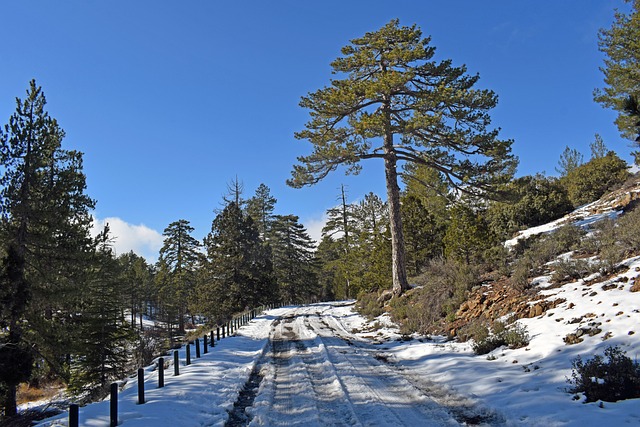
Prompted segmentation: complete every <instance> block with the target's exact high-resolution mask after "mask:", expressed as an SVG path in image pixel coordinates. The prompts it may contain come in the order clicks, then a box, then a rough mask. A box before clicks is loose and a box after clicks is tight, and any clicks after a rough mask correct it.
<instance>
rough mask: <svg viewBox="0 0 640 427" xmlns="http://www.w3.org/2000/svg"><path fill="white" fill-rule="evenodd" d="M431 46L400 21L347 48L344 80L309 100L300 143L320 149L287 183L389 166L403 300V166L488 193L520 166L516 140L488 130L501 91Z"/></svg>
mask: <svg viewBox="0 0 640 427" xmlns="http://www.w3.org/2000/svg"><path fill="white" fill-rule="evenodd" d="M429 42H430V40H429V39H428V38H425V39H423V38H422V32H421V31H420V30H419V29H418V28H416V26H415V25H414V26H412V27H400V26H399V23H398V21H397V20H393V21H391V22H389V23H388V24H387V25H385V26H384V27H382V28H381V29H380V30H378V31H376V32H373V33H366V34H365V35H364V37H361V38H358V39H354V40H352V41H351V44H350V45H348V46H346V47H344V48H343V49H342V53H343V55H344V56H343V57H340V58H338V59H336V60H335V61H334V62H333V63H332V64H331V66H332V68H333V70H334V73H336V74H338V75H340V76H344V78H343V79H334V80H332V81H331V86H329V87H326V88H323V89H320V90H318V91H316V92H314V93H311V94H309V95H308V96H306V97H303V98H302V101H301V104H300V105H301V106H302V107H304V108H308V109H309V110H310V114H311V120H310V121H309V122H308V123H307V124H306V129H305V130H303V131H301V132H298V133H296V135H295V136H296V138H298V139H306V140H309V141H310V142H311V143H312V144H313V149H314V151H313V152H312V153H311V154H310V155H308V156H301V157H299V158H298V160H299V162H300V163H301V164H299V165H295V166H294V170H293V177H292V179H290V180H289V181H288V183H289V185H292V186H294V187H302V186H304V185H312V184H315V183H317V182H318V181H320V180H321V179H323V178H324V177H325V176H327V174H329V173H330V172H332V171H334V170H335V169H336V168H337V167H338V166H339V165H344V166H346V167H347V172H348V173H349V172H350V173H358V172H359V170H360V168H361V165H360V161H361V160H365V159H371V158H379V159H383V160H384V165H385V177H386V187H387V201H388V203H389V218H390V219H389V223H390V230H391V241H392V253H393V264H392V265H393V269H392V272H393V290H394V293H396V294H400V293H402V292H403V291H405V290H406V289H408V288H409V285H408V282H407V277H406V268H405V252H404V236H403V232H402V220H401V216H400V189H399V186H398V171H397V163H398V162H402V161H406V162H414V163H419V164H423V165H425V166H428V167H431V168H433V169H436V170H438V171H439V172H440V173H442V174H443V175H444V176H445V177H446V179H447V181H448V182H449V183H450V185H452V186H455V187H457V188H459V189H460V190H461V191H465V192H470V193H474V194H481V195H486V194H487V192H488V191H490V190H491V189H492V185H493V184H494V183H496V182H504V180H505V178H508V177H510V176H511V175H512V173H513V171H514V168H515V164H516V161H515V158H514V157H513V156H512V155H511V154H510V151H511V144H512V141H501V140H498V139H497V136H498V131H497V130H489V129H488V127H489V125H490V117H489V114H488V112H489V110H490V109H492V108H493V107H494V106H495V105H496V102H497V97H496V96H495V94H494V93H493V92H491V91H489V90H477V89H474V85H475V83H476V82H477V81H478V76H468V75H466V69H465V67H452V66H451V61H441V62H436V61H433V60H432V58H433V56H434V53H435V48H434V47H432V46H430V45H429ZM379 143H380V144H379Z"/></svg>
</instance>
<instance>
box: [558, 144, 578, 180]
mask: <svg viewBox="0 0 640 427" xmlns="http://www.w3.org/2000/svg"><path fill="white" fill-rule="evenodd" d="M583 160H584V156H583V155H582V154H580V152H579V151H578V150H576V149H575V148H569V146H566V147H565V148H564V151H563V152H562V154H561V155H560V160H558V167H557V168H556V172H558V173H559V174H560V176H566V175H567V174H569V173H570V172H571V171H573V170H574V169H576V168H577V167H579V166H580V165H582V163H583Z"/></svg>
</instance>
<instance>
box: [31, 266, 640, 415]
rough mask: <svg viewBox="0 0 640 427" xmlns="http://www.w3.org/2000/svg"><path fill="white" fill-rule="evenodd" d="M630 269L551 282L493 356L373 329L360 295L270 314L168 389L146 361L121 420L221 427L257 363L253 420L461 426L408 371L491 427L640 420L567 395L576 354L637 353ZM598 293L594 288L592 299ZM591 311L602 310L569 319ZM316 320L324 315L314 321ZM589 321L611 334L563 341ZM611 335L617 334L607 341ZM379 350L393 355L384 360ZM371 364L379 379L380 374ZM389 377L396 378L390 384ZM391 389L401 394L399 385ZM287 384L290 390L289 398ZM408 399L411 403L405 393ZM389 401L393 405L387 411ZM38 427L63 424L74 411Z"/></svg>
mask: <svg viewBox="0 0 640 427" xmlns="http://www.w3.org/2000/svg"><path fill="white" fill-rule="evenodd" d="M628 265H629V268H630V269H629V271H628V272H627V273H624V274H622V275H620V276H619V277H615V278H611V279H609V280H608V281H607V283H617V287H616V288H614V289H611V290H607V291H603V290H602V289H601V287H602V284H598V285H597V286H587V285H585V284H584V283H582V282H576V283H571V284H567V285H565V286H562V287H560V288H555V289H546V290H544V292H545V293H546V294H547V296H548V298H558V297H561V298H565V299H566V302H564V303H562V304H561V305H560V306H558V307H556V308H555V309H553V310H550V311H548V312H547V313H545V314H544V315H543V316H540V317H538V318H532V319H524V320H520V322H521V323H522V324H523V325H525V326H526V327H527V329H528V331H529V334H530V335H531V337H532V339H531V343H530V344H529V346H527V347H526V348H522V349H517V350H509V349H504V348H501V349H498V350H496V351H494V352H493V353H492V354H491V357H487V356H486V355H485V356H477V355H475V354H473V352H472V350H471V348H470V344H469V343H457V342H446V341H445V340H444V339H443V338H436V339H433V340H427V339H424V338H419V339H413V340H411V341H401V340H399V338H400V335H399V333H398V330H397V329H396V328H394V327H393V326H384V327H382V328H381V329H377V330H369V328H371V327H372V325H373V324H374V323H376V322H368V321H367V320H366V319H364V318H362V317H361V316H359V315H357V314H356V313H355V312H354V311H353V302H352V301H351V302H341V303H322V304H315V305H310V306H305V307H285V308H279V309H275V310H270V311H268V312H265V313H264V314H262V315H261V316H259V317H257V318H256V319H254V320H253V321H252V322H251V323H250V324H248V325H246V326H244V327H242V328H240V329H239V331H238V334H237V336H234V337H229V338H226V339H223V340H221V341H217V342H216V346H215V347H214V348H211V349H210V351H209V353H207V354H202V357H201V358H199V359H193V360H192V364H191V365H189V366H185V365H184V361H185V349H184V348H182V349H181V350H180V360H181V366H180V375H179V376H177V377H175V376H173V367H169V368H168V369H167V370H166V371H165V383H166V386H165V387H164V388H161V389H160V388H156V384H157V371H156V368H155V367H154V366H150V367H147V368H146V370H145V376H146V381H145V382H146V384H147V386H146V387H147V390H146V391H145V397H146V402H147V403H145V404H144V405H138V404H137V403H136V401H137V388H136V387H137V386H136V380H135V378H131V379H129V380H127V381H126V384H125V385H124V387H123V390H122V391H121V392H120V395H119V409H120V416H119V422H120V425H123V426H127V427H133V426H150V425H153V426H177V425H206V426H217V425H224V423H225V421H226V420H227V418H228V411H230V410H232V408H233V404H234V402H235V401H236V398H237V396H238V393H239V391H240V390H241V389H242V388H243V387H244V385H245V383H246V381H247V379H248V378H249V376H250V374H251V372H252V371H253V369H254V367H258V368H259V369H261V371H262V374H263V375H264V376H265V379H264V380H263V381H262V383H261V384H260V389H259V391H258V395H257V397H256V399H255V402H254V403H253V406H252V407H251V408H250V409H249V411H248V412H249V413H251V415H252V416H253V421H252V424H251V425H301V424H305V425H309V426H314V425H329V424H332V425H333V424H335V422H330V423H329V424H326V422H327V420H328V418H327V417H328V416H329V414H331V413H333V414H338V416H339V417H343V418H344V419H345V420H348V419H353V420H356V421H354V422H353V424H349V425H428V423H423V422H418V421H417V420H418V418H417V416H418V415H416V414H415V413H414V412H412V408H413V407H414V406H416V405H418V403H419V404H421V405H427V406H425V407H427V408H430V409H429V411H431V412H432V413H433V414H435V415H434V416H435V419H436V420H437V421H436V422H434V423H432V424H431V425H453V424H452V421H451V419H448V418H447V417H446V416H445V415H443V414H442V411H441V409H438V408H437V407H429V406H428V405H433V403H428V402H426V400H429V399H428V398H427V397H425V396H421V395H420V394H419V393H418V394H416V393H415V391H413V392H411V391H408V390H405V389H406V386H405V385H403V384H401V382H402V377H405V378H408V379H409V380H410V382H411V383H413V384H414V385H415V387H417V388H418V389H420V390H430V391H431V392H432V394H433V396H434V397H433V399H434V401H435V402H436V403H437V404H440V405H444V406H445V407H449V408H451V407H452V405H453V404H454V403H456V402H458V401H463V400H464V401H465V402H466V404H467V405H468V406H469V408H471V409H469V410H471V411H476V412H478V413H484V414H493V420H494V422H492V423H489V424H488V425H505V426H539V425H547V426H602V425H612V426H613V425H638V423H640V405H638V400H637V399H636V400H628V401H622V402H617V403H608V402H605V403H603V404H601V402H596V403H589V404H585V403H582V400H574V399H573V396H572V395H571V394H570V393H567V392H566V388H567V387H568V383H567V382H566V379H567V378H568V377H570V376H571V360H572V359H574V358H575V357H576V356H578V355H580V356H582V357H583V359H584V358H589V357H591V356H593V355H594V354H596V353H597V354H602V352H603V350H604V348H606V347H607V346H609V345H619V346H620V347H621V348H622V349H624V350H626V351H627V355H629V356H630V357H632V358H634V357H635V358H637V357H638V355H639V354H640V342H639V340H638V338H637V337H638V336H639V335H638V334H634V335H629V332H630V331H634V332H639V333H640V331H638V317H639V316H640V315H639V314H638V313H640V293H631V292H629V288H630V286H631V283H630V281H626V282H625V281H621V280H620V279H621V278H622V277H634V276H636V275H637V274H638V273H637V272H636V271H635V270H636V268H639V269H640V259H632V260H629V262H628ZM622 280H624V279H622ZM592 292H597V295H594V296H591V297H590V296H588V295H591V293H592ZM585 294H587V296H585ZM620 313H622V314H620ZM591 314H594V315H595V317H588V318H585V319H583V321H581V322H578V323H571V321H572V320H573V319H577V318H580V317H582V316H585V315H589V316H590V315H591ZM314 318H317V319H319V320H317V321H313V320H310V319H314ZM282 319H285V320H284V321H283V320H282ZM592 321H599V322H602V325H600V328H602V330H603V331H602V333H600V334H599V335H596V336H593V337H590V336H588V335H585V336H584V341H583V342H581V343H579V344H576V345H566V344H565V343H564V342H563V337H564V336H566V335H567V334H568V333H572V332H575V330H576V329H577V328H578V327H580V326H583V325H586V324H587V323H589V322H592ZM287 322H288V323H287ZM322 322H324V323H322ZM377 323H378V325H380V324H382V323H383V322H377ZM385 323H387V324H389V323H388V322H385ZM323 324H325V325H330V327H329V326H326V327H325V326H322V325H323ZM606 332H609V333H610V334H611V338H609V339H608V340H605V341H603V340H602V337H603V336H604V334H605V333H606ZM288 333H296V334H300V336H299V337H298V338H300V339H299V340H298V341H296V342H301V343H302V344H301V345H298V344H296V345H297V346H298V347H300V348H302V350H300V349H298V350H300V351H296V349H295V346H294V345H291V344H289V347H286V348H283V349H281V350H282V351H281V352H280V353H279V354H280V356H278V357H282V358H283V360H284V359H287V358H290V359H291V361H286V363H284V362H283V363H284V364H283V365H282V366H284V365H286V367H285V368H282V366H279V363H278V362H277V361H275V359H274V361H275V363H263V362H264V360H265V357H267V356H269V353H270V351H271V345H270V341H269V337H270V336H271V337H272V341H274V338H275V339H283V337H286V335H287V334H288ZM278 337H279V338H278ZM274 342H275V341H274ZM282 342H286V340H284V339H283V341H282ZM192 350H193V349H192ZM191 353H192V354H195V351H192V352H191ZM373 355H377V357H373ZM381 358H383V359H385V360H387V361H388V362H387V363H383V362H378V360H380V359H381ZM165 359H166V360H168V361H171V360H172V358H170V357H166V358H165ZM490 359H495V360H490ZM261 363H263V364H262V365H261V366H260V364H261ZM313 369H315V370H317V371H316V372H312V370H313ZM276 371H277V373H279V375H275V374H276ZM372 372H377V373H379V375H377V376H375V377H373V376H372ZM380 378H393V382H388V381H386V380H384V381H381V380H380ZM306 383H309V384H310V386H305V384H306ZM390 387H397V390H400V391H396V392H394V393H392V392H390V390H391V389H390ZM285 389H288V390H289V392H288V397H285V398H283V397H282V396H284V395H283V394H282V391H283V390H285ZM412 393H413V394H412ZM408 395H411V396H412V397H411V400H410V402H411V405H408V403H409V402H407V401H405V400H404V399H406V398H407V396H408ZM278 396H280V397H278ZM319 396H320V397H322V399H319V398H318V397H319ZM323 402H324V403H323ZM339 402H347V404H339ZM389 407H391V408H393V409H392V410H391V412H388V411H387V410H386V408H389ZM410 410H411V411H410ZM352 412H353V413H352ZM108 417H109V402H108V401H104V402H99V403H94V404H90V405H87V406H85V407H83V408H80V420H81V425H83V426H104V425H108V420H109V418H108ZM376 417H382V418H376ZM385 417H386V418H385ZM398 417H400V418H401V420H402V421H398ZM337 419H340V418H337ZM376 419H378V420H379V421H378V423H377V424H376V421H375V420H376ZM357 420H359V423H358V421H357ZM345 423H346V421H345ZM38 425H39V426H41V427H44V426H66V425H67V414H61V415H60V416H58V417H56V418H52V419H48V420H45V421H43V422H41V423H40V424H38ZM345 425H346V424H345Z"/></svg>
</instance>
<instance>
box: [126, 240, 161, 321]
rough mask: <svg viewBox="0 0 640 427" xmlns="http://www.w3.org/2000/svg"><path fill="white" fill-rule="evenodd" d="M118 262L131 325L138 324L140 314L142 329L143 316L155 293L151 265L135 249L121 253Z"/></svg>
mask: <svg viewBox="0 0 640 427" xmlns="http://www.w3.org/2000/svg"><path fill="white" fill-rule="evenodd" d="M118 263H119V264H120V271H121V277H120V281H121V282H122V283H123V285H124V292H125V297H126V299H127V300H128V304H129V311H130V314H131V326H133V327H135V326H136V316H139V317H140V318H139V324H140V329H142V316H143V314H145V313H146V311H147V307H148V306H149V304H150V303H151V300H152V299H153V296H154V294H155V289H154V288H155V287H154V286H153V273H152V269H151V266H149V264H148V263H147V261H146V260H145V259H144V258H143V257H141V256H140V255H137V254H135V253H134V252H133V251H131V252H128V253H126V254H122V255H120V256H119V257H118Z"/></svg>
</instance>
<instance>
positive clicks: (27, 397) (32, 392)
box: [16, 382, 65, 405]
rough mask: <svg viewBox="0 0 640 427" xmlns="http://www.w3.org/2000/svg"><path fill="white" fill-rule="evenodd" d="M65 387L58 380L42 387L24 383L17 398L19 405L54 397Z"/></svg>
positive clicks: (19, 388)
mask: <svg viewBox="0 0 640 427" xmlns="http://www.w3.org/2000/svg"><path fill="white" fill-rule="evenodd" d="M64 389H65V386H64V384H62V383H57V382H53V383H47V384H43V385H42V386H41V387H34V386H30V385H29V384H26V383H23V384H20V386H19V387H18V393H17V396H16V397H17V399H16V400H17V402H18V405H21V404H23V403H27V402H37V401H38V400H46V399H52V398H53V397H55V396H56V395H57V394H58V393H60V392H61V391H62V390H64Z"/></svg>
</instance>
